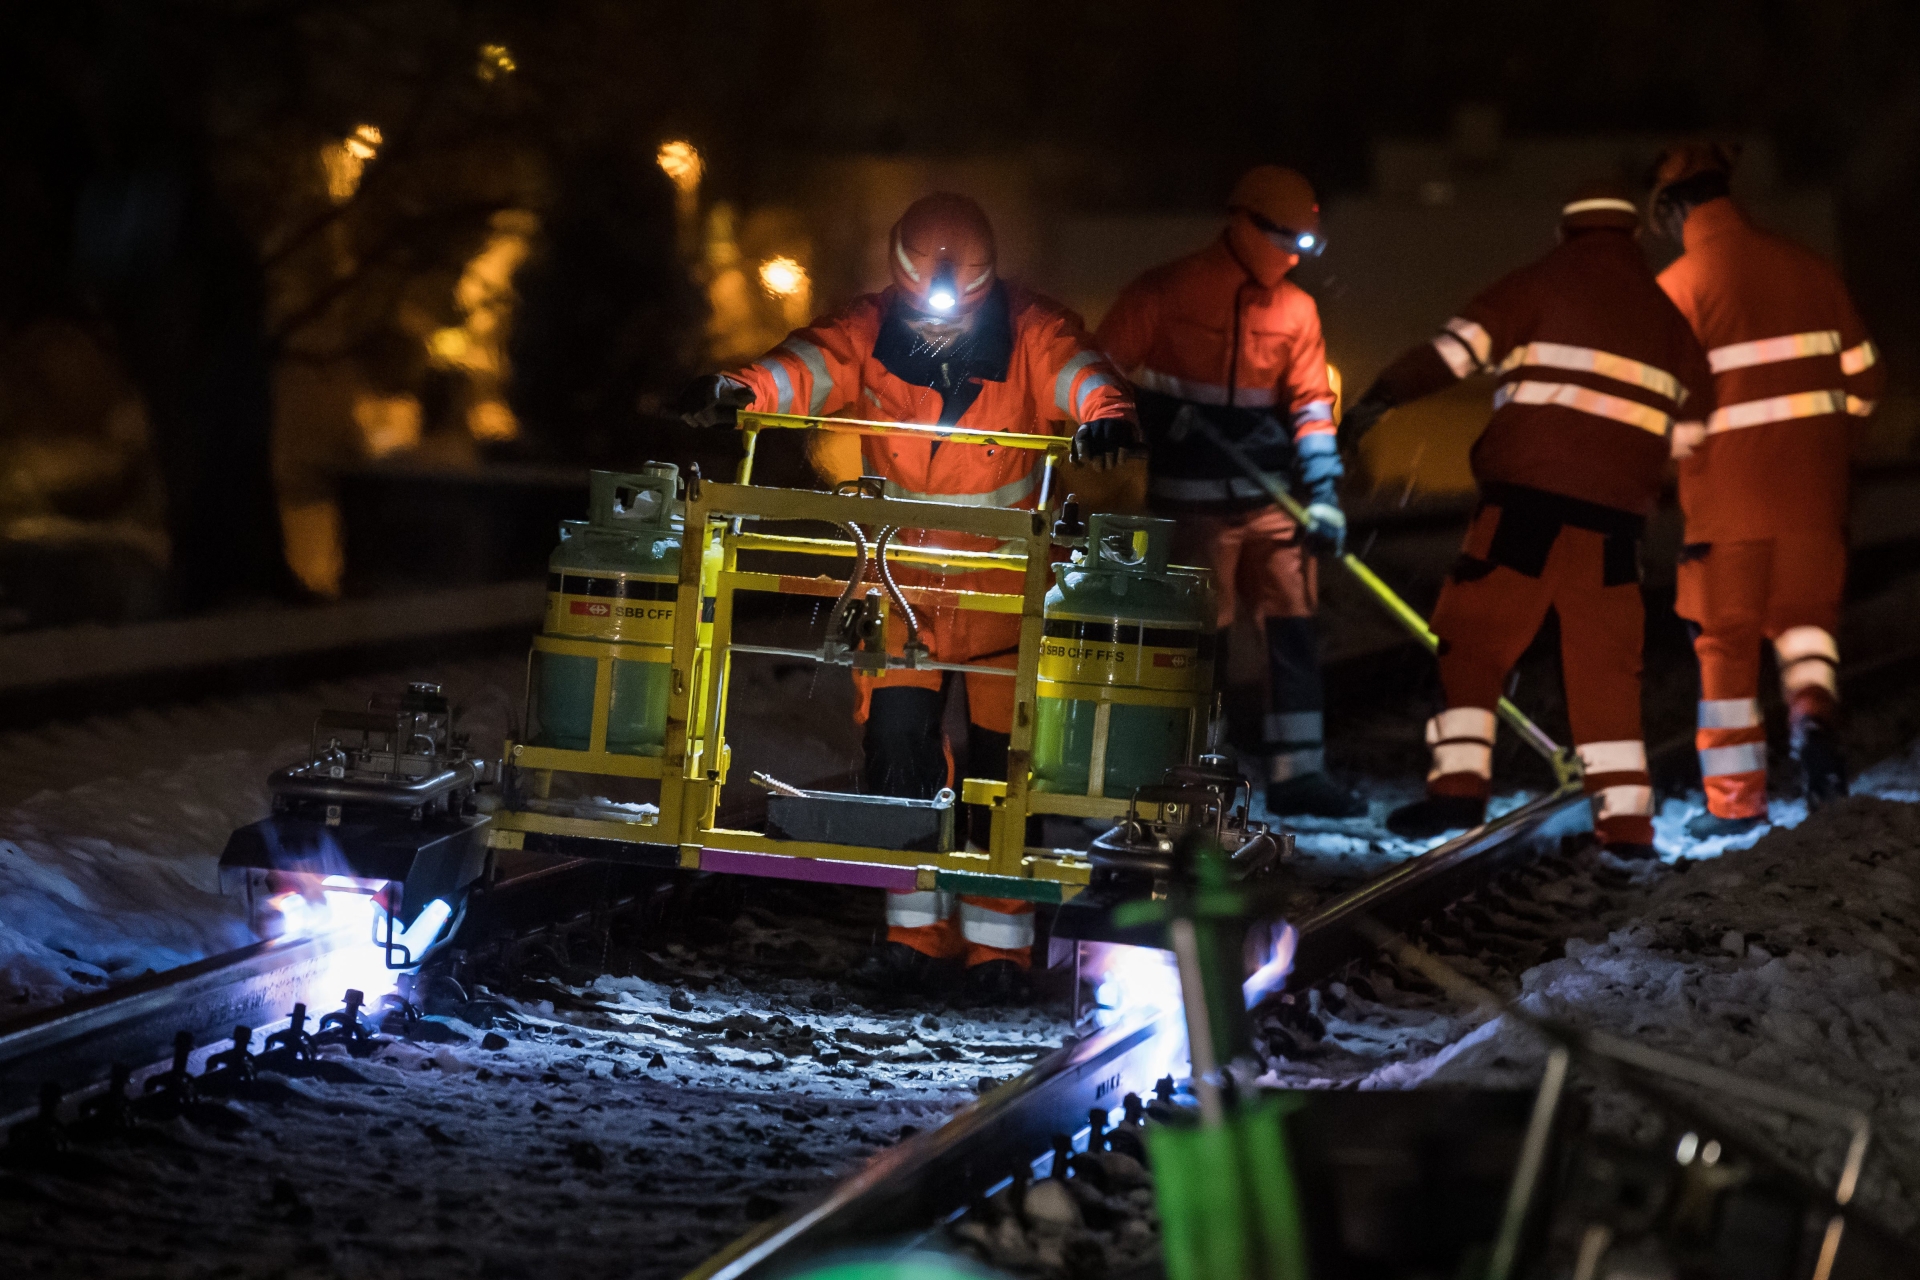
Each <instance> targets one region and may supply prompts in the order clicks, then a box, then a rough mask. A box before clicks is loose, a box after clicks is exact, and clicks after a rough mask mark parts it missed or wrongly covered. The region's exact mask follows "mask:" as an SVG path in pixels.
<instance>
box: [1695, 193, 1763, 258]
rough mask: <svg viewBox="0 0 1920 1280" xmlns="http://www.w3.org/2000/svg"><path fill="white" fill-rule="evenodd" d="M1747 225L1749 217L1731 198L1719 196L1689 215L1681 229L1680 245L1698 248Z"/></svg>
mask: <svg viewBox="0 0 1920 1280" xmlns="http://www.w3.org/2000/svg"><path fill="white" fill-rule="evenodd" d="M1746 225H1747V217H1746V215H1745V214H1743V213H1741V212H1740V206H1739V205H1737V204H1735V203H1734V202H1733V199H1732V198H1731V197H1729V196H1718V197H1715V198H1714V199H1712V200H1709V201H1707V202H1706V203H1705V204H1703V205H1701V206H1699V207H1698V208H1696V209H1695V210H1694V211H1693V212H1691V213H1689V214H1688V215H1687V224H1686V226H1684V227H1682V228H1681V229H1680V243H1681V245H1682V246H1684V247H1685V248H1687V249H1694V248H1698V247H1699V246H1700V245H1702V244H1704V243H1706V242H1707V241H1709V240H1711V239H1713V238H1714V237H1715V236H1719V235H1725V234H1726V233H1727V232H1729V231H1735V230H1738V229H1739V228H1741V227H1744V226H1746Z"/></svg>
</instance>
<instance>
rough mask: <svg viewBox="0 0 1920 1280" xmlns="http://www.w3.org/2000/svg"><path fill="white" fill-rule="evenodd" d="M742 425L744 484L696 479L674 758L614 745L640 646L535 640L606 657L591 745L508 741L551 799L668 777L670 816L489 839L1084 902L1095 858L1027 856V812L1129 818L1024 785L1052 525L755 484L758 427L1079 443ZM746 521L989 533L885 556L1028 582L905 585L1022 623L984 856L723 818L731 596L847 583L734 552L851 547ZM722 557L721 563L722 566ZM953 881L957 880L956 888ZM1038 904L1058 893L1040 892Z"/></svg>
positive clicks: (823, 423) (750, 421) (884, 428)
mask: <svg viewBox="0 0 1920 1280" xmlns="http://www.w3.org/2000/svg"><path fill="white" fill-rule="evenodd" d="M740 420H741V428H742V434H743V436H744V437H745V439H744V444H745V454H744V456H743V458H742V460H741V463H740V467H739V471H738V473H737V482H736V483H734V484H713V483H701V482H700V481H699V480H698V479H697V478H696V479H694V480H693V481H692V482H691V483H690V484H689V486H688V492H687V500H686V524H685V528H686V530H687V537H686V551H687V552H694V551H695V550H696V548H697V549H698V554H683V555H682V557H681V561H680V579H679V591H678V595H677V597H676V603H675V609H674V631H673V644H672V658H671V663H672V668H673V676H672V682H671V686H670V689H671V692H670V699H669V703H668V709H667V728H666V741H665V748H664V750H663V751H662V752H661V754H659V755H657V756H636V755H623V754H616V753H612V752H609V751H608V750H607V749H606V721H607V715H608V704H609V700H610V697H611V689H612V668H613V662H614V660H615V658H616V657H631V649H632V646H630V645H616V644H612V643H603V642H596V641H590V640H571V639H568V640H562V639H556V638H551V637H545V636H542V637H539V638H538V639H537V640H536V641H535V647H536V649H538V650H540V651H543V652H554V653H566V654H576V655H579V656H583V657H591V658H594V659H595V660H596V662H597V664H598V665H597V669H596V674H595V680H594V706H593V725H594V727H593V737H592V740H591V742H590V743H589V745H588V749H587V750H585V751H567V750H561V749H558V748H553V747H538V746H533V745H530V744H526V743H514V742H509V743H508V744H507V750H506V759H507V761H508V763H510V764H511V765H514V766H516V767H518V768H520V769H522V770H528V771H532V772H533V774H534V778H533V784H534V785H533V789H534V790H535V791H536V792H537V793H539V794H543V795H544V794H545V790H546V786H545V783H546V781H547V779H548V778H549V777H550V775H551V773H554V772H567V773H580V774H598V775H606V776H614V777H623V778H644V779H658V781H659V783H660V796H659V810H660V811H659V815H658V817H657V819H655V820H654V821H653V822H652V823H650V824H646V825H641V824H636V823H633V822H622V821H610V820H601V819H586V818H577V817H563V816H557V815H554V814H550V813H544V812H531V811H529V812H503V813H498V814H496V815H495V816H494V821H493V823H492V835H491V837H490V838H491V839H492V841H493V842H494V844H495V846H496V847H509V848H514V847H521V846H522V845H523V843H524V841H525V839H526V837H527V836H528V835H534V834H539V835H549V836H567V837H576V838H582V839H587V840H612V841H623V842H631V841H635V840H636V839H638V840H640V841H642V842H644V843H647V844H650V845H656V846H676V847H677V848H678V854H679V856H678V864H679V865H680V866H682V867H689V868H698V867H699V866H700V865H701V861H702V854H703V852H706V851H715V850H718V851H725V852H728V853H736V854H757V855H768V854H772V855H780V856H785V857H792V858H810V859H819V860H823V861H837V862H854V863H866V864H878V865H881V866H888V867H900V868H906V867H911V868H914V869H915V870H916V873H917V876H918V883H919V885H920V887H924V888H933V887H936V885H937V884H949V883H959V882H965V883H967V884H970V885H975V886H976V887H980V888H984V889H988V890H992V889H994V888H995V887H996V883H997V886H998V887H999V888H1001V889H1017V886H1018V884H1019V883H1021V882H1024V883H1026V884H1028V885H1031V886H1033V888H1034V889H1036V890H1038V889H1041V888H1043V887H1045V888H1048V889H1051V890H1056V891H1057V896H1058V897H1060V898H1065V897H1071V896H1072V895H1073V894H1075V893H1077V892H1078V891H1079V889H1080V887H1081V886H1083V885H1085V884H1086V883H1087V879H1088V874H1089V871H1090V868H1089V865H1088V863H1087V862H1086V860H1085V859H1084V858H1083V857H1080V856H1078V855H1073V854H1065V853H1056V852H1055V851H1053V850H1050V849H1037V848H1029V847H1027V845H1026V836H1025V832H1026V820H1027V818H1028V817H1029V816H1030V815H1035V814H1058V815H1064V816H1070V817H1081V818H1087V817H1112V818H1118V817H1121V816H1123V815H1124V814H1125V812H1126V809H1127V800H1126V799H1125V798H1108V797H1098V796H1091V797H1090V796H1067V795H1050V794H1044V793H1040V792H1034V791H1032V790H1030V789H1029V785H1028V784H1029V779H1030V777H1031V766H1032V752H1033V732H1034V724H1035V710H1036V707H1035V700H1036V697H1037V692H1038V689H1037V686H1038V668H1039V657H1040V648H1041V644H1040V639H1041V627H1042V611H1043V607H1044V604H1045V599H1046V593H1047V590H1048V588H1049V586H1050V585H1051V581H1050V579H1051V556H1050V554H1049V552H1050V548H1051V542H1050V539H1049V536H1048V526H1047V522H1046V517H1045V516H1044V515H1043V514H1042V513H1041V512H1039V511H1031V510H1019V509H1012V508H998V507H973V506H962V505H959V504H955V503H943V502H926V501H906V500H901V499H893V498H876V497H868V496H860V495H843V494H829V493H818V492H812V491H805V490H791V489H774V488H762V487H755V486H753V485H752V484H751V483H749V482H750V480H751V477H752V468H753V455H754V445H755V441H756V439H757V437H758V435H759V433H760V432H761V431H763V430H769V429H803V428H804V429H813V430H823V431H831V432H852V433H856V434H861V435H891V436H911V437H914V438H924V439H935V440H941V441H949V442H953V443H958V444H993V445H996V446H1002V447H1007V448H1015V449H1030V450H1035V451H1041V452H1044V453H1045V454H1046V465H1047V466H1048V467H1049V468H1051V466H1052V465H1053V462H1054V460H1055V459H1056V458H1058V457H1059V456H1061V455H1062V454H1064V453H1065V452H1066V451H1067V449H1068V447H1069V441H1068V440H1066V439H1065V438H1063V437H1058V436H1035V435H1026V434H1020V433H1012V432H997V431H967V430H957V429H948V428H938V427H917V426H910V425H905V424H901V423H891V422H886V423H881V422H857V421H850V420H842V419H831V418H811V417H805V416H802V415H797V414H762V413H742V414H741V415H740ZM748 521H816V522H826V523H829V524H835V525H839V524H845V523H849V522H852V523H859V524H864V525H881V524H886V525H896V526H902V527H906V528H916V529H929V530H935V531H939V532H945V533H961V534H972V535H976V536H979V537H982V538H990V539H994V540H995V541H996V542H998V543H999V544H1000V546H1001V548H1002V549H1001V550H999V551H991V552H977V551H945V550H939V549H933V548H914V547H900V548H889V549H888V552H887V556H888V559H889V560H890V561H894V562H896V563H901V564H914V565H925V566H931V567H936V568H945V569H949V570H957V571H965V572H972V571H976V570H983V569H998V570H1005V571H1009V572H1013V573H1018V574H1019V575H1020V576H1021V577H1020V581H1021V586H1020V591H1019V592H1018V594H1012V593H1006V594H1002V593H993V592H980V591H967V590H953V589H946V588H934V587H922V588H907V589H905V591H906V594H907V596H908V599H909V600H911V601H913V602H914V603H916V604H930V603H938V604H942V605H945V606H948V607H957V608H962V609H975V610H982V611H987V612H994V613H1010V614H1018V615H1019V617H1020V644H1019V655H1018V659H1017V661H1016V664H1015V666H1014V667H1013V675H1012V679H1013V682H1014V716H1013V724H1012V734H1011V743H1010V747H1009V751H1008V776H1007V778H1006V779H1005V780H1004V781H1002V780H998V779H973V778H970V779H967V780H966V782H965V784H964V788H963V799H964V800H965V802H967V803H974V804H985V805H989V806H991V808H992V824H991V831H992V834H991V839H990V841H989V845H988V848H987V849H986V850H985V851H984V852H980V851H972V852H967V851H956V852H953V853H947V854H935V853H921V852H901V851H898V850H892V849H873V848H860V847H855V846H849V845H831V844H819V843H811V842H804V841H785V840H774V839H770V838H768V837H766V836H763V835H760V834H758V833H756V832H750V831H735V830H730V829H726V828H722V827H718V826H716V825H715V820H716V813H717V810H718V802H719V796H720V789H721V787H722V786H723V785H724V784H725V782H726V780H727V760H728V754H729V753H728V751H727V746H726V713H727V690H728V684H729V676H730V674H731V666H732V650H733V615H734V597H735V595H736V594H737V593H738V592H741V591H775V592H786V593H793V594H801V593H804V594H817V595H838V594H839V592H840V590H841V588H842V587H843V586H844V585H845V584H844V583H843V582H841V581H839V580H836V579H833V578H828V577H815V576H806V577H802V576H798V575H785V574H779V573H772V572H766V571H761V570H743V569H741V568H740V567H739V564H738V559H739V554H740V553H741V552H742V551H750V552H758V553H776V554H791V555H804V556H819V555H828V556H842V557H845V556H852V555H853V554H855V550H854V547H853V545H852V544H851V543H849V542H845V541H839V540H835V539H828V538H809V537H797V536H789V535H786V534H776V533H763V532H759V531H757V530H754V529H752V528H749V527H744V526H745V525H746V522H748ZM1016 545H1017V546H1021V547H1023V548H1024V550H1023V551H1019V552H1014V551H1010V550H1007V549H1006V548H1009V547H1012V546H1016ZM716 558H717V559H718V564H717V565H715V564H713V563H712V562H713V561H714V560H715V559H716ZM703 577H704V578H705V580H706V582H708V583H710V584H715V585H714V586H713V606H712V608H713V612H712V616H711V624H712V625H711V630H710V632H709V634H706V635H703V634H702V631H703V630H705V628H704V626H703V619H702V616H701V614H702V605H703V603H704V601H703V599H702V597H703V594H704V592H703V587H702V581H703ZM1076 688H1077V686H1076ZM1090 696H1093V697H1096V698H1099V699H1103V700H1113V699H1114V698H1115V697H1116V692H1115V691H1111V690H1097V691H1095V692H1094V693H1093V694H1092V695H1090ZM1117 696H1118V698H1119V699H1120V700H1126V701H1133V700H1136V698H1137V697H1138V695H1131V694H1125V693H1121V694H1118V695H1117ZM1150 700H1156V701H1157V699H1150ZM954 876H957V877H959V880H958V881H955V880H952V879H949V877H954ZM1028 896H1050V895H1048V894H1039V893H1034V894H1030V895H1028Z"/></svg>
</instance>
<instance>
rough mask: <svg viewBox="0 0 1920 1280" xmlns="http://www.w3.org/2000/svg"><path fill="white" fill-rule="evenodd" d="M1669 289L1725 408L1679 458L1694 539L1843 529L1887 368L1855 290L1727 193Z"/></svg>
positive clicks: (1691, 225)
mask: <svg viewBox="0 0 1920 1280" xmlns="http://www.w3.org/2000/svg"><path fill="white" fill-rule="evenodd" d="M1685 243H1686V252H1685V253H1684V254H1682V255H1681V257H1680V258H1679V259H1678V260H1677V261H1675V262H1674V264H1673V265H1672V266H1670V267H1668V268H1667V269H1666V270H1665V271H1664V272H1662V273H1661V275H1660V285H1661V287H1662V288H1664V289H1665V290H1666V291H1667V294H1668V296H1670V297H1671V298H1672V299H1673V301H1674V303H1675V305H1677V306H1678V307H1679V308H1680V310H1681V311H1682V312H1683V313H1684V314H1685V315H1686V317H1687V319H1688V321H1689V322H1691V323H1692V325H1693V327H1694V331H1695V333H1697V334H1698V335H1699V338H1700V342H1701V345H1702V346H1704V347H1705V348H1706V349H1707V359H1708V361H1709V363H1710V364H1711V366H1712V369H1713V375H1714V388H1715V397H1716V399H1717V401H1718V408H1717V409H1716V410H1715V412H1714V414H1713V415H1712V416H1711V417H1709V418H1707V419H1706V431H1705V433H1704V438H1703V439H1702V440H1701V442H1700V443H1699V445H1698V446H1697V447H1696V448H1695V449H1694V451H1693V453H1692V454H1691V455H1690V456H1687V457H1685V458H1683V459H1682V460H1681V463H1680V505H1681V507H1682V509H1683V510H1684V511H1685V512H1686V518H1687V529H1686V539H1687V541H1688V542H1727V541H1755V540H1762V539H1767V538H1772V537H1774V536H1776V535H1777V534H1779V533H1783V532H1788V531H1792V530H1798V529H1806V528H1810V527H1814V528H1826V529H1835V528H1840V527H1842V526H1843V525H1844V524H1845V522H1846V509H1847V462H1848V458H1849V455H1850V454H1851V451H1852V445H1853V442H1854V441H1855V439H1856V438H1857V436H1858V435H1859V433H1860V432H1859V429H1860V426H1861V424H1862V423H1863V422H1864V420H1865V418H1866V416H1867V415H1868V414H1870V413H1871V412H1872V411H1873V407H1874V402H1875V401H1876V400H1878V399H1879V397H1880V394H1881V391H1882V389H1883V388H1884V387H1885V385H1886V367H1885V365H1883V364H1882V363H1881V361H1880V354H1879V352H1878V351H1877V350H1875V348H1874V345H1873V342H1872V340H1871V339H1870V338H1868V336H1867V331H1866V326H1865V325H1863V324H1862V323H1861V321H1860V317H1859V315H1858V313H1856V312H1855V311H1854V308H1853V302H1852V300H1851V299H1850V298H1849V297H1848V296H1847V289H1846V285H1845V284H1843V283H1842V282H1841V279H1840V275H1839V273H1838V272H1837V271H1835V270H1834V268H1833V267H1832V265H1831V264H1829V263H1828V262H1826V261H1825V260H1824V259H1822V258H1821V257H1820V256H1819V255H1817V254H1815V253H1813V252H1812V251H1811V250H1808V249H1805V248H1803V247H1801V246H1800V245H1797V244H1795V243H1793V242H1792V241H1790V240H1787V239H1785V238H1783V237H1781V236H1777V235H1774V234H1772V233H1771V232H1767V231H1762V230H1760V229H1759V228H1758V227H1755V226H1754V225H1753V224H1752V223H1750V222H1748V221H1747V219H1746V217H1745V215H1744V214H1742V213H1741V212H1740V209H1739V206H1737V205H1735V204H1734V202H1733V201H1732V200H1731V199H1728V198H1725V197H1722V198H1721V199H1718V200H1710V201H1708V202H1707V203H1706V204H1703V205H1701V206H1700V207H1699V208H1697V209H1695V210H1694V211H1693V212H1692V213H1690V214H1689V215H1688V216H1687V225H1686V231H1685Z"/></svg>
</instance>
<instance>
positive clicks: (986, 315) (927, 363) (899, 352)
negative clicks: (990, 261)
mask: <svg viewBox="0 0 1920 1280" xmlns="http://www.w3.org/2000/svg"><path fill="white" fill-rule="evenodd" d="M890 292H892V293H893V301H892V302H891V303H889V304H888V306H887V318H886V319H885V320H883V321H881V323H880V336H879V337H878V338H877V339H875V340H874V344H873V358H874V359H875V360H878V361H879V362H880V363H881V365H882V366H883V367H885V369H886V371H887V372H888V373H891V374H892V375H893V376H894V377H896V378H899V379H900V380H902V381H903V382H911V383H914V384H915V385H917V386H923V387H924V386H931V385H933V382H932V379H933V377H934V375H935V371H936V370H937V368H938V366H939V364H940V359H939V357H937V356H916V355H914V354H912V352H913V344H914V337H913V330H911V329H909V328H907V304H906V299H905V298H904V297H902V296H901V294H900V293H899V291H898V290H891V291H890ZM974 316H975V319H974V324H975V325H976V326H978V327H977V329H976V330H975V332H974V335H973V343H972V345H971V347H970V349H969V350H968V353H967V362H966V366H965V367H964V368H963V369H962V370H961V371H960V377H959V378H958V379H956V382H964V381H965V380H966V379H968V378H979V379H982V380H983V381H986V382H1005V381H1006V380H1007V370H1008V369H1009V368H1010V367H1011V365H1012V364H1013V317H1012V308H1011V307H1009V306H1008V303H1007V286H1006V284H1005V282H1003V281H1000V280H996V281H994V282H993V292H992V293H990V294H988V295H987V299H986V301H984V302H982V303H981V304H980V309H979V310H978V311H976V312H974Z"/></svg>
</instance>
